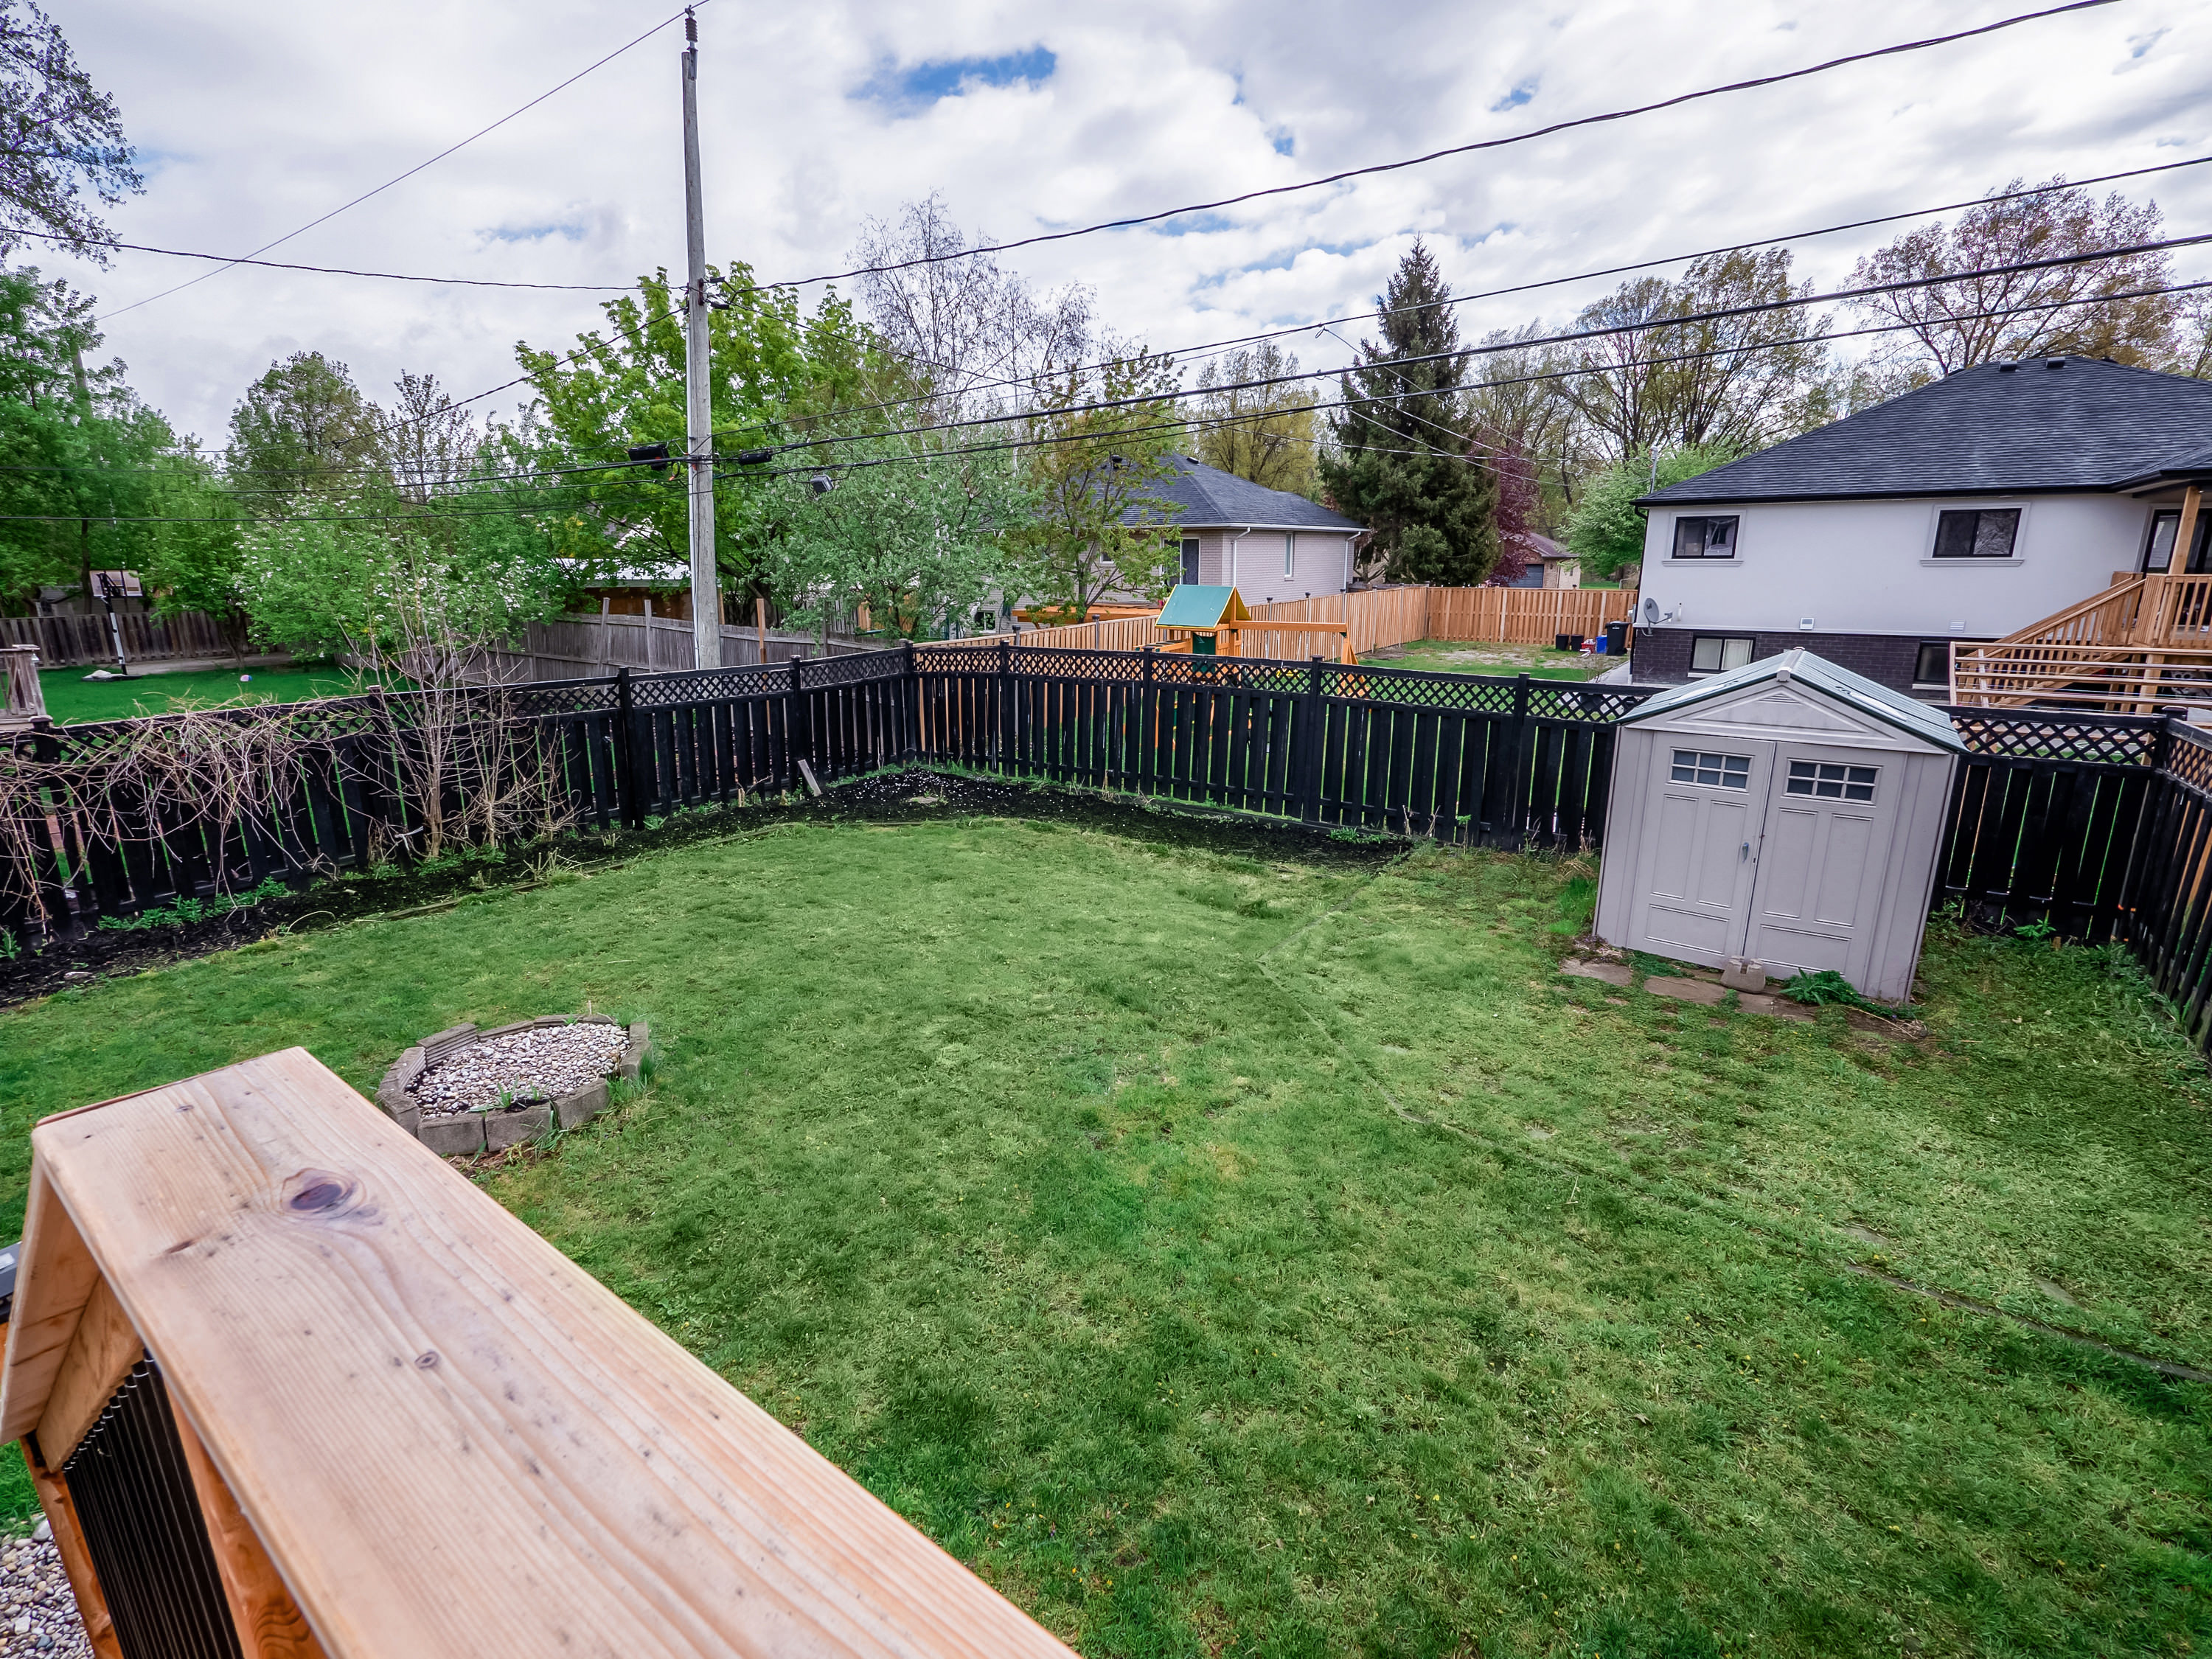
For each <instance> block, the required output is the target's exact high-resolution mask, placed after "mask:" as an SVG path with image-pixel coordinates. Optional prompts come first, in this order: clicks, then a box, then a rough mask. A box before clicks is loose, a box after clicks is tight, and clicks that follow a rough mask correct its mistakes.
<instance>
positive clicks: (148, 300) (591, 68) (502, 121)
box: [94, 0, 709, 322]
mask: <svg viewBox="0 0 2212 1659" xmlns="http://www.w3.org/2000/svg"><path fill="white" fill-rule="evenodd" d="M708 3H709V0H692V3H691V5H690V6H687V7H685V8H684V10H682V11H678V12H675V13H673V14H672V15H670V16H667V17H665V18H663V19H662V20H661V21H659V22H658V23H655V24H654V25H653V27H651V28H649V29H647V30H646V31H645V32H644V33H642V34H640V35H638V36H637V37H635V39H634V40H629V41H626V42H625V43H623V45H621V46H617V47H616V48H615V49H614V50H613V51H612V52H609V53H608V54H607V55H606V56H605V57H604V58H600V59H599V61H598V62H597V63H594V64H589V65H587V66H586V67H585V68H583V69H580V70H577V71H576V72H575V73H574V75H572V76H569V77H568V79H567V80H565V81H563V82H561V83H560V84H559V85H558V86H554V87H549V88H546V90H544V92H541V93H539V94H538V96H536V97H535V98H533V99H532V100H530V101H529V102H528V103H526V104H524V105H522V106H520V108H517V109H512V110H509V111H508V112H507V113H506V114H504V115H502V116H501V117H500V118H499V119H498V120H496V121H494V122H493V123H491V125H489V126H484V127H479V128H477V131H474V132H472V133H471V134H470V135H469V136H468V137H465V138H464V139H461V140H460V141H459V143H453V144H448V145H447V146H446V148H445V149H441V150H440V151H439V152H438V153H437V154H436V155H433V156H431V157H430V158H429V159H428V161H417V162H416V164H415V165H414V166H413V167H409V168H408V169H407V170H406V172H404V173H399V174H398V175H397V176H395V177H393V178H390V179H386V180H385V181H384V182H383V183H382V184H380V185H377V186H376V187H375V188H374V190H365V191H362V193H361V194H360V195H358V196H356V197H354V198H353V199H352V200H351V201H349V202H342V203H340V204H338V205H337V207H334V208H332V209H331V210H330V211H329V212H328V213H325V214H324V215H323V216H321V217H319V218H315V219H310V220H309V221H307V223H306V224H304V225H301V227H300V228H298V229H297V230H288V231H286V232H285V233H284V234H283V235H282V236H279V237H277V238H276V240H274V241H271V242H264V243H263V244H262V245H261V246H259V247H258V248H255V249H254V250H253V252H252V253H250V254H248V255H246V258H248V259H258V258H260V257H261V256H262V255H263V254H264V253H266V252H269V251H270V249H271V248H275V247H282V246H283V245H284V244H285V243H287V242H289V241H291V240H293V239H294V238H295V237H299V236H304V235H306V234H307V233H308V232H309V231H311V230H313V229H314V228H315V227H316V226H318V225H324V224H328V223H329V222H331V220H333V219H335V218H337V216H339V215H340V214H342V213H345V212H348V211H349V210H352V209H354V208H357V207H359V206H360V205H361V204H362V203H363V202H366V201H368V199H369V198H370V197H374V196H380V195H382V194H383V193H384V192H385V191H387V190H390V189H391V188H392V186H393V185H399V184H404V183H405V182H406V181H407V180H408V179H412V178H413V177H414V176H415V175H416V173H420V172H422V170H423V169H424V168H426V167H435V166H436V165H437V164H438V163H439V162H441V161H444V160H445V159H446V158H447V156H448V155H453V154H454V153H455V152H457V151H459V150H463V149H467V148H468V147H469V146H470V145H471V144H473V143H476V141H477V139H479V138H482V137H485V136H486V135H488V134H489V133H493V132H496V131H499V129H500V128H501V127H503V126H505V125H507V123H508V122H509V121H512V120H513V119H515V118H517V117H518V116H521V115H526V114H527V113H528V112H530V111H532V110H533V109H535V108H537V107H538V105H540V104H542V103H544V101H545V100H547V99H549V98H550V97H552V96H553V95H554V94H556V93H560V92H565V91H567V90H568V88H570V87H573V86H574V85H575V84H576V82H579V81H580V80H582V79H583V78H584V77H585V76H588V75H591V74H592V73H594V72H596V71H597V70H602V69H605V67H606V66H607V65H608V64H611V63H613V62H614V60H615V59H616V58H619V57H621V56H622V55H623V53H624V52H629V51H630V50H631V49H632V48H633V47H635V46H642V45H643V44H644V43H645V42H646V41H647V40H651V39H652V38H653V36H654V35H656V34H658V33H660V31H661V30H663V29H665V28H666V27H669V26H670V25H671V24H672V23H678V22H681V21H683V18H684V11H690V10H693V9H696V8H697V7H699V6H702V5H706V4H708ZM242 263H243V261H242V260H235V259H234V260H231V261H229V262H228V264H222V265H219V266H217V267H216V269H215V270H204V271H202V272H201V273H200V274H199V275H198V276H193V277H190V278H188V279H186V280H185V281H184V282H181V283H177V284H176V285H175V286H174V287H172V288H165V289H162V290H161V292H160V293H158V294H149V295H147V296H146V297H145V298H144V299H143V300H133V301H131V303H130V304H129V305H126V306H118V307H116V308H115V309H114V310H113V311H109V312H104V313H101V314H100V316H98V317H96V318H94V321H95V322H106V321H107V320H108V319H110V318H114V317H120V316H122V315H123V314H124V313H125V312H128V311H136V310H137V309H138V307H141V306H149V305H151V304H153V303H154V301H156V300H166V299H167V298H168V297H169V295H172V294H181V293H182V292H184V290H185V289H188V288H191V287H193V286H195V285H196V284H197V283H204V282H206V281H207V280H208V278H210V276H221V275H222V272H223V271H225V270H229V269H230V267H231V266H232V265H234V264H242Z"/></svg>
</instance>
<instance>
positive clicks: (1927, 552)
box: [1643, 495, 2151, 639]
mask: <svg viewBox="0 0 2212 1659" xmlns="http://www.w3.org/2000/svg"><path fill="white" fill-rule="evenodd" d="M1954 507H2020V508H2021V509H2022V512H2021V524H2020V534H2019V538H2018V539H2017V541H2016V542H2015V546H2014V556H2013V558H2011V559H2009V560H2002V561H2001V560H1994V559H1944V560H1941V561H1938V560H1936V559H1934V558H1933V557H1932V556H1933V554H1934V552H1935V546H1936V513H1939V512H1941V511H1942V510H1944V509H1946V508H1954ZM1722 513H1732V514H1735V516H1736V517H1737V518H1738V519H1739V520H1741V523H1740V524H1739V525H1738V526H1737V536H1736V553H1735V557H1734V558H1732V559H1676V558H1674V557H1672V556H1671V554H1672V553H1673V551H1674V520H1676V519H1677V518H1681V517H1705V516H1711V515H1714V514H1722ZM2150 514H2151V507H2150V504H2149V503H2148V502H2146V501H2135V500H2131V499H2130V498H2129V497H2126V496H2124V495H2034V496H2027V495H2008V496H1989V497H1980V496H1977V497H1974V498H1972V499H1957V500H1950V499H1943V500H1935V501H1753V502H1748V503H1746V504H1743V505H1741V506H1729V505H1725V504H1722V503H1715V504H1712V505H1710V506H1707V505H1704V504H1699V505H1697V506H1684V507H1655V508H1654V509H1652V512H1651V517H1650V525H1649V526H1648V527H1647V528H1646V531H1645V533H1644V586H1643V591H1644V596H1645V597H1646V598H1648V599H1656V600H1657V601H1658V603H1659V609H1660V611H1661V612H1662V614H1663V613H1665V612H1667V611H1674V612H1675V613H1676V614H1675V617H1674V620H1673V622H1672V623H1670V626H1675V627H1682V628H1692V629H1699V631H1701V632H1702V631H1704V630H1705V629H1708V628H1712V629H1723V628H1727V629H1745V630H1747V631H1748V630H1753V629H1756V630H1761V631H1765V632H1780V631H1784V630H1794V629H1798V628H1799V627H1800V626H1801V625H1806V626H1807V628H1808V631H1810V632H1815V633H1821V634H1912V635H1922V636H1923V637H1926V638H1930V639H1934V638H1938V637H1941V636H1942V635H1962V636H1965V637H1967V638H1974V639H1981V638H1995V637H1997V636H1999V635H2005V634H2009V633H2011V632H2013V631H2014V630H2015V629H2020V628H2024V627H2026V626H2027V624H2028V623H2033V622H2036V621H2038V620H2039V619H2041V618H2042V617H2047V616H2049V615H2051V613H2052V612H2053V611H2063V610H2064V609H2065V608H2066V607H2067V606H2068V605H2074V604H2076V603H2078V602H2079V601H2081V600H2082V599H2088V598H2089V597H2091V596H2092V595H2093V594H2094V593H2097V592H2100V591H2101V590H2102V589H2103V588H2104V587H2105V586H2106V585H2107V584H2108V583H2109V582H2110V581H2111V580H2112V572H2114V571H2116V570H2132V569H2134V568H2135V567H2136V562H2137V561H2138V559H2139V557H2140V556H2141V554H2142V544H2143V539H2144V538H2145V537H2146V536H2147V535H2148V533H2149V527H2150ZM1807 617H1810V618H1811V619H1812V620H1811V622H1810V623H1809V624H1804V619H1805V618H1807Z"/></svg>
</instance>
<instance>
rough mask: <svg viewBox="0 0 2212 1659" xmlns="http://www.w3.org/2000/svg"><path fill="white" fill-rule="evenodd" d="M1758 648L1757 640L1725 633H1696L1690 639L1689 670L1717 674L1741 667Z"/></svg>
mask: <svg viewBox="0 0 2212 1659" xmlns="http://www.w3.org/2000/svg"><path fill="white" fill-rule="evenodd" d="M1758 648H1759V641H1757V640H1747V639H1736V638H1732V637H1731V636H1729V635H1725V634H1699V635H1692V638H1691V640H1690V671H1691V672H1692V674H1719V673H1724V672H1726V671H1728V670H1729V669H1731V668H1741V667H1742V666H1743V665H1744V664H1746V663H1747V662H1749V661H1750V660H1751V653H1753V651H1755V650H1757V649H1758Z"/></svg>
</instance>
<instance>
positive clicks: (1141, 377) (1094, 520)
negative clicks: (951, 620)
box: [1006, 342, 1183, 622]
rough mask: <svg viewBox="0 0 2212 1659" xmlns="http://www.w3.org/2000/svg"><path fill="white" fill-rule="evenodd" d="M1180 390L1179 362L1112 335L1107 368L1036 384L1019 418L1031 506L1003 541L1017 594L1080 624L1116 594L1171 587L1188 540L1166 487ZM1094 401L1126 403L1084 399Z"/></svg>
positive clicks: (1178, 439)
mask: <svg viewBox="0 0 2212 1659" xmlns="http://www.w3.org/2000/svg"><path fill="white" fill-rule="evenodd" d="M1175 391H1176V373H1175V362H1174V360H1173V359H1172V358H1170V357H1165V356H1153V355H1152V354H1151V353H1149V352H1147V351H1146V350H1145V349H1144V348H1143V347H1141V346H1137V345H1128V344H1123V345H1116V344H1115V343H1112V342H1109V343H1107V344H1106V346H1105V347H1104V362H1103V364H1101V365H1100V366H1097V367H1088V368H1086V367H1076V368H1066V369H1061V370H1059V371H1056V372H1054V373H1053V374H1050V375H1049V376H1048V377H1042V378H1041V379H1040V380H1039V381H1038V383H1037V384H1036V387H1035V390H1034V397H1033V401H1032V405H1031V411H1032V412H1031V413H1030V416H1029V417H1028V419H1027V420H1026V421H1025V422H1024V423H1023V424H1024V436H1025V437H1026V439H1027V440H1028V441H1029V442H1030V447H1028V448H1026V449H1024V451H1023V452H1022V456H1023V465H1022V473H1023V481H1024V485H1025V486H1026V491H1027V495H1028V499H1029V501H1030V513H1029V516H1028V518H1027V519H1026V520H1024V521H1022V522H1021V523H1019V524H1017V525H1014V526H1012V527H1011V528H1010V529H1009V531H1008V532H1007V534H1006V550H1007V553H1008V556H1009V557H1008V577H1007V584H1006V586H1007V597H1008V599H1010V600H1012V599H1013V598H1014V597H1015V596H1016V595H1017V594H1018V595H1019V596H1020V597H1021V598H1023V599H1030V600H1036V601H1042V603H1044V604H1046V605H1049V606H1051V607H1053V608H1054V610H1056V611H1061V612H1063V613H1065V614H1066V615H1067V616H1069V617H1072V618H1073V620H1074V621H1077V622H1081V621H1083V620H1084V619H1085V617H1088V616H1089V615H1090V614H1091V606H1092V605H1097V604H1098V603H1099V602H1100V601H1101V600H1102V599H1105V598H1106V597H1107V596H1108V595H1109V594H1112V593H1130V594H1133V595H1135V596H1137V597H1139V598H1140V599H1161V598H1164V597H1165V596H1166V594H1167V592H1168V590H1169V589H1170V588H1171V587H1173V586H1175V584H1176V580H1177V578H1178V577H1179V575H1180V574H1181V571H1182V542H1181V538H1180V535H1179V532H1177V531H1176V528H1175V527H1174V524H1173V520H1172V512H1173V508H1172V505H1171V503H1170V502H1169V501H1167V500H1166V499H1165V498H1164V496H1163V495H1161V494H1160V493H1159V486H1160V485H1161V483H1163V482H1164V481H1165V480H1166V479H1167V478H1169V477H1171V476H1172V475H1173V473H1174V471H1175V466H1174V463H1173V460H1172V459H1171V458H1172V457H1173V456H1175V455H1176V454H1178V453H1181V452H1182V448H1183V428H1182V424H1181V421H1182V417H1181V415H1180V413H1179V411H1178V410H1177V409H1176V404H1175V402H1174V398H1173V394H1174V392H1175ZM1124 400H1127V401H1124ZM1095 403H1114V404H1119V405H1120V406H1119V407H1116V408H1112V409H1085V408H1083V407H1081V405H1083V404H1095Z"/></svg>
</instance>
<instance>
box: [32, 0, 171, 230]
mask: <svg viewBox="0 0 2212 1659" xmlns="http://www.w3.org/2000/svg"><path fill="white" fill-rule="evenodd" d="M145 188H146V181H145V180H144V179H142V178H141V177H139V174H138V169H137V167H136V166H135V165H134V164H133V160H132V156H131V146H130V145H129V143H126V142H125V139H124V137H123V119H122V117H121V115H120V114H118V112H117V110H116V107H115V100H114V98H113V97H112V96H111V95H110V94H106V93H104V92H101V91H100V89H99V88H96V87H94V85H93V84H92V78H91V77H90V76H88V75H87V74H86V73H85V72H84V70H83V69H82V66H81V65H79V64H78V63H77V61H76V57H75V55H74V54H72V53H71V52H70V46H69V42H68V40H65V39H64V38H63V35H62V31H61V26H60V25H59V24H58V23H56V22H55V21H53V20H52V18H50V17H48V16H47V15H46V13H45V12H44V11H42V10H40V8H39V5H38V0H0V253H5V252H10V251H12V250H13V249H14V248H15V247H16V246H18V245H19V244H20V243H21V241H22V240H23V233H24V232H26V231H42V232H45V233H46V234H48V235H50V236H52V237H54V238H57V239H58V240H60V241H61V242H62V243H63V244H64V246H67V247H68V248H69V250H70V252H73V253H75V254H77V255H78V256H79V257H81V258H87V259H90V260H92V261H93V262H94V264H100V265H105V264H106V263H107V252H106V248H105V247H104V246H103V244H104V243H106V241H107V240H108V234H107V227H106V226H105V225H103V224H102V223H101V222H100V219H99V217H98V216H97V214H96V213H95V212H94V209H93V208H92V207H91V206H90V205H89V204H88V202H87V201H86V197H90V198H91V199H92V201H94V202H97V203H100V204H104V205H106V206H108V207H114V206H116V205H117V204H119V203H121V202H122V200H123V198H124V197H126V196H131V195H135V194H137V193H139V192H141V191H143V190H144V189H145Z"/></svg>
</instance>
